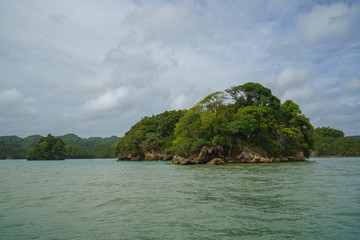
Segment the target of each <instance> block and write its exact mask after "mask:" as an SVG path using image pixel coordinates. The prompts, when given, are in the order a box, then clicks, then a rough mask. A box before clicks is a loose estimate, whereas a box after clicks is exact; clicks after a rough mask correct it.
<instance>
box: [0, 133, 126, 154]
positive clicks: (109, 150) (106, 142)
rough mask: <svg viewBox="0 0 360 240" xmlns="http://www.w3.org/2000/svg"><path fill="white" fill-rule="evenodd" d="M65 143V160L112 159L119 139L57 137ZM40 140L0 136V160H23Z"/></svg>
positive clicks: (68, 135)
mask: <svg viewBox="0 0 360 240" xmlns="http://www.w3.org/2000/svg"><path fill="white" fill-rule="evenodd" d="M58 137H59V138H60V139H61V140H63V142H64V143H65V149H66V158H112V157H115V155H114V149H115V145H116V143H117V142H118V141H119V139H120V138H119V137H116V136H111V137H107V138H101V137H90V138H81V137H79V136H77V135H75V134H73V133H69V134H66V135H63V136H58ZM41 138H42V136H40V135H31V136H28V137H26V138H20V137H18V136H0V159H25V156H26V153H27V152H28V151H29V150H30V149H32V148H33V147H35V146H36V144H37V143H38V141H39V140H40V139H41Z"/></svg>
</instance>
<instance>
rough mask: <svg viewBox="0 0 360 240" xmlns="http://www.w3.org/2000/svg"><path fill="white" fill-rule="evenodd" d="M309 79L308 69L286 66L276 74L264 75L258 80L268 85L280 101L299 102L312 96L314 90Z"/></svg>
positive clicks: (303, 101)
mask: <svg viewBox="0 0 360 240" xmlns="http://www.w3.org/2000/svg"><path fill="white" fill-rule="evenodd" d="M309 80H310V73H309V71H308V70H306V69H297V68H295V67H287V68H285V69H284V70H283V71H281V72H280V74H279V75H278V76H274V75H272V76H265V77H263V78H261V79H260V82H261V83H263V84H264V85H265V86H267V87H269V88H270V89H271V90H272V92H273V94H274V95H275V96H277V97H279V98H280V99H281V100H282V101H285V100H288V99H289V100H292V101H294V102H296V103H297V104H301V103H305V102H306V101H309V100H311V99H313V97H314V93H315V91H314V89H313V87H312V85H311V84H310V82H309Z"/></svg>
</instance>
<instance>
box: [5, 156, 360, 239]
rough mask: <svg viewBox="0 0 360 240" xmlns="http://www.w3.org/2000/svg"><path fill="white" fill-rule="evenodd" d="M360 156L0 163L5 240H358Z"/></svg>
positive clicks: (13, 161)
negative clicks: (243, 161)
mask: <svg viewBox="0 0 360 240" xmlns="http://www.w3.org/2000/svg"><path fill="white" fill-rule="evenodd" d="M359 174H360V158H321V159H320V158H318V159H315V158H313V159H310V160H309V161H307V162H298V163H277V164H228V165H225V166H213V165H192V166H177V165H172V164H171V162H116V161H115V159H88V160H65V161H25V160H10V161H0V239H4V240H5V239H6V240H10V239H58V240H60V239H72V240H73V239H87V240H90V239H96V240H98V239H360V175H359Z"/></svg>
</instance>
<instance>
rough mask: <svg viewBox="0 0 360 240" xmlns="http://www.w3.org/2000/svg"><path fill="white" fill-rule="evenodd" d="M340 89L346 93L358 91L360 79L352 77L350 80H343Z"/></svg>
mask: <svg viewBox="0 0 360 240" xmlns="http://www.w3.org/2000/svg"><path fill="white" fill-rule="evenodd" d="M342 90H343V91H344V92H346V93H358V94H359V93H360V79H359V78H355V77H354V78H352V79H351V80H349V81H347V82H345V83H344V84H343V86H342Z"/></svg>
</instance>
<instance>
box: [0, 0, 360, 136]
mask: <svg viewBox="0 0 360 240" xmlns="http://www.w3.org/2000/svg"><path fill="white" fill-rule="evenodd" d="M246 82H257V83H260V84H262V85H264V86H265V87H267V88H270V89H271V90H272V93H273V94H274V95H275V96H277V97H278V98H280V99H281V101H282V102H284V101H285V100H287V99H290V100H292V101H294V102H295V103H297V104H298V105H299V106H300V108H301V110H302V112H303V114H305V116H306V117H309V118H310V121H311V123H312V124H313V126H314V127H331V128H335V129H339V130H342V131H344V133H345V135H360V1H356V0H355V1H324V0H323V1H316V0H312V1H310V0H302V1H297V0H294V1H292V0H270V1H268V0H263V1H262V0H254V1H248V0H238V1H237V0H236V1H235V0H234V1H220V0H218V1H205V0H199V1H176V0H174V1H173V0H169V1H162V0H157V1H145V0H133V1H130V0H129V1H126V0H121V1H117V0H77V1H73V0H72V1H69V0H61V1H60V0H59V1H48V0H22V1H7V0H0V136H3V135H17V136H19V137H26V136H29V135H33V134H41V135H47V134H48V133H51V134H53V135H56V136H58V135H64V134H67V133H75V134H77V135H79V136H81V137H90V136H100V137H108V136H112V135H116V136H120V137H121V136H123V134H124V133H125V132H126V131H128V130H129V129H130V127H131V126H132V125H133V124H135V123H136V122H137V121H139V120H140V119H141V117H144V116H151V115H152V114H159V113H161V112H164V111H166V110H178V109H188V108H191V107H192V106H193V105H195V104H196V103H197V102H199V101H200V100H202V99H203V98H204V97H206V96H207V95H208V94H210V93H213V92H216V91H224V90H225V89H228V88H230V87H232V86H237V85H241V84H244V83H246Z"/></svg>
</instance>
